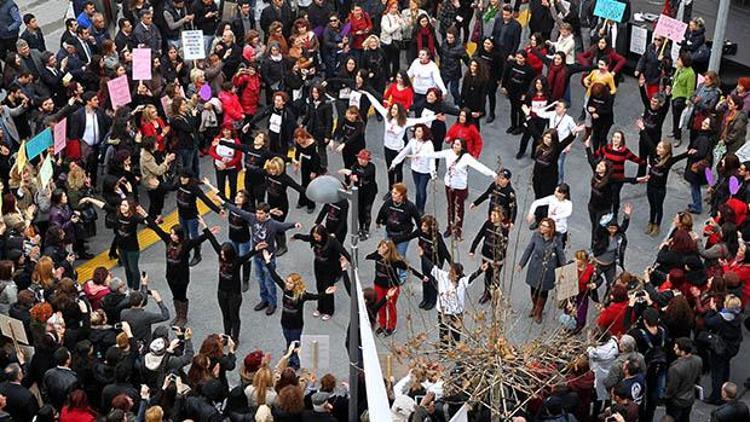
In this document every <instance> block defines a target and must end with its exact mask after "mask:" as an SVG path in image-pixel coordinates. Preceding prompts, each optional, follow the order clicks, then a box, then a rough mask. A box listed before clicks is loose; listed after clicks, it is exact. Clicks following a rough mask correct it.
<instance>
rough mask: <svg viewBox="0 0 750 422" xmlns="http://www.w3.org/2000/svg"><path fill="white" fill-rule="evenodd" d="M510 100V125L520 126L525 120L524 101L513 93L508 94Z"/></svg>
mask: <svg viewBox="0 0 750 422" xmlns="http://www.w3.org/2000/svg"><path fill="white" fill-rule="evenodd" d="M508 100H509V101H510V127H512V128H518V127H520V126H521V122H522V121H523V116H524V114H523V109H522V108H521V106H522V105H523V103H522V102H521V100H520V99H519V98H514V97H513V96H512V95H510V96H508Z"/></svg>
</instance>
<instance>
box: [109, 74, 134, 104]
mask: <svg viewBox="0 0 750 422" xmlns="http://www.w3.org/2000/svg"><path fill="white" fill-rule="evenodd" d="M107 88H109V99H110V101H112V108H114V109H117V108H118V107H120V106H124V105H128V104H130V102H131V101H132V98H130V85H128V77H127V75H122V76H120V77H117V78H114V79H112V80H110V81H109V82H107Z"/></svg>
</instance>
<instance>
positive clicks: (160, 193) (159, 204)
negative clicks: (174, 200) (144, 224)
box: [146, 183, 167, 218]
mask: <svg viewBox="0 0 750 422" xmlns="http://www.w3.org/2000/svg"><path fill="white" fill-rule="evenodd" d="M146 192H148V215H150V216H151V217H153V218H156V216H158V215H161V212H162V210H163V209H164V196H166V194H167V192H166V191H165V190H164V188H163V187H162V185H161V183H160V184H159V187H157V188H156V189H152V190H148V191H146Z"/></svg>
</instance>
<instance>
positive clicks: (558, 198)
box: [526, 183, 573, 248]
mask: <svg viewBox="0 0 750 422" xmlns="http://www.w3.org/2000/svg"><path fill="white" fill-rule="evenodd" d="M571 215H573V202H572V201H571V200H570V186H568V184H567V183H560V184H559V185H557V188H555V193H553V194H552V195H549V196H545V197H543V198H539V199H537V200H536V201H534V202H532V203H531V207H530V208H529V215H527V216H526V221H527V222H529V223H532V222H533V223H532V227H531V229H532V230H533V229H535V228H536V225H537V224H539V221H541V219H542V218H544V217H549V218H551V219H552V220H554V221H555V228H556V231H557V234H559V235H561V239H562V244H563V248H564V247H565V245H567V243H568V218H570V216H571Z"/></svg>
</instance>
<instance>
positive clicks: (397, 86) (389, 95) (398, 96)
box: [383, 70, 422, 117]
mask: <svg viewBox="0 0 750 422" xmlns="http://www.w3.org/2000/svg"><path fill="white" fill-rule="evenodd" d="M393 104H401V105H402V106H404V110H410V109H411V106H412V104H414V88H412V87H411V79H409V75H408V74H407V73H406V71H404V70H400V71H398V73H396V80H395V81H393V82H392V83H391V84H390V85H388V88H386V89H385V93H384V94H383V106H384V107H385V108H390V107H391V106H392V105H393ZM417 117H422V116H417Z"/></svg>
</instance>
